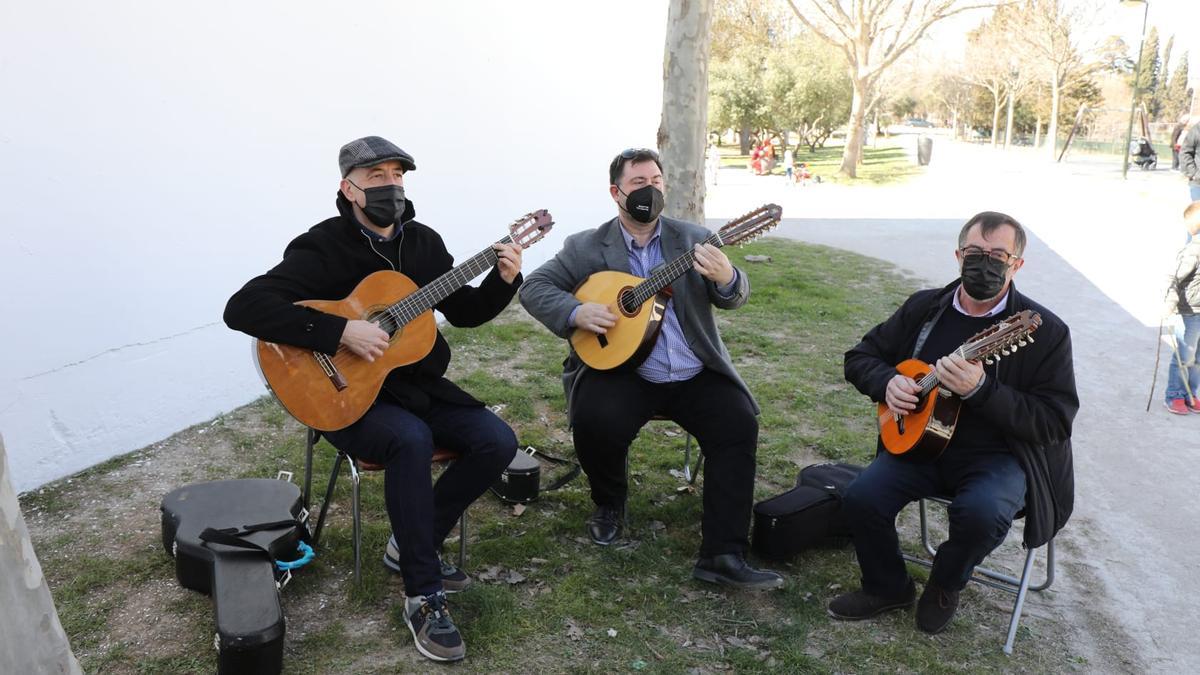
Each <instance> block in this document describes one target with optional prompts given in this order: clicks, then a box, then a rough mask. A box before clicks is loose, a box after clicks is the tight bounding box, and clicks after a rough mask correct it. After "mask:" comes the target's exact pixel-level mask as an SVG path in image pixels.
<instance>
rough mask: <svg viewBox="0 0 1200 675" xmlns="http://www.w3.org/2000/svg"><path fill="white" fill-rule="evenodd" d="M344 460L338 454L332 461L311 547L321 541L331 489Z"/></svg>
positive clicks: (331, 497)
mask: <svg viewBox="0 0 1200 675" xmlns="http://www.w3.org/2000/svg"><path fill="white" fill-rule="evenodd" d="M344 459H346V456H345V455H343V454H342V453H340V452H339V453H338V454H337V457H336V458H335V459H334V460H333V471H332V472H330V474H329V486H328V487H326V488H325V499H324V501H322V502H321V512H320V513H319V514H318V515H317V529H316V530H315V531H314V532H313V535H312V543H313V546H316V545H317V543H318V542H320V541H321V530H322V529H323V528H324V527H325V516H326V515H328V513H329V501H330V500H331V499H333V488H334V487H335V486H336V485H337V478H338V472H339V471H341V470H342V461H343V460H344Z"/></svg>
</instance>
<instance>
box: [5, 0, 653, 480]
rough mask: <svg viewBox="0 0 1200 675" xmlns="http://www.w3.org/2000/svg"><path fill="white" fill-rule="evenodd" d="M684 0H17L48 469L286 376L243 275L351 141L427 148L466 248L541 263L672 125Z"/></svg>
mask: <svg viewBox="0 0 1200 675" xmlns="http://www.w3.org/2000/svg"><path fill="white" fill-rule="evenodd" d="M666 13H667V12H666V2H665V0H654V1H651V2H647V1H646V0H617V1H611V2H605V3H575V2H569V3H567V2H557V1H554V0H535V1H525V2H519V3H492V2H484V1H482V0H480V1H463V2H453V3H418V2H384V1H378V2H365V1H347V2H341V3H315V2H300V3H297V2H279V1H272V2H254V3H245V2H227V1H220V2H207V3H187V4H184V3H155V2H149V1H148V0H147V1H143V2H132V1H129V0H125V1H115V2H105V3H90V2H84V1H83V0H79V1H76V2H56V1H53V0H51V1H49V2H37V3H34V2H6V3H2V5H0V91H2V92H4V104H3V105H0V316H2V317H3V320H4V330H3V333H2V334H3V337H2V338H0V356H2V358H0V431H2V432H3V433H4V436H5V438H6V439H7V440H8V448H9V453H10V457H11V460H12V467H13V480H14V483H15V485H16V489H17V490H19V491H21V490H28V489H30V488H33V487H36V486H38V485H40V484H43V483H45V482H47V481H50V480H53V479H55V478H58V477H61V476H65V475H68V474H70V473H73V472H75V471H78V470H80V469H82V468H85V467H87V466H90V465H92V464H95V463H97V462H100V461H103V460H104V459H107V458H109V457H112V456H115V455H118V454H121V453H124V452H128V451H130V450H134V449H137V448H139V447H142V446H144V445H147V444H149V443H152V442H154V441H156V440H159V439H161V438H164V437H166V436H168V435H170V434H171V433H172V432H174V431H176V430H178V429H180V428H183V427H185V426H187V425H190V424H193V423H196V422H199V421H202V420H205V419H208V418H210V417H212V416H214V415H216V414H218V413H221V412H224V411H228V410H230V409H232V408H234V407H236V406H239V405H241V404H244V403H246V402H248V401H251V400H253V399H254V398H256V397H258V396H260V395H262V394H263V393H264V389H263V387H262V385H261V384H260V382H259V379H258V376H257V373H256V372H255V371H254V369H253V366H252V364H251V361H250V341H249V338H247V337H246V336H244V335H241V334H237V333H234V332H232V331H230V330H228V329H227V328H226V327H225V326H224V324H222V323H221V318H220V316H221V311H222V308H223V307H224V303H225V301H226V299H227V298H228V297H229V295H230V294H231V293H232V292H233V291H234V290H236V289H237V288H238V287H239V286H240V285H241V284H242V283H243V282H244V281H245V280H246V279H248V278H249V277H250V276H252V275H254V274H257V273H259V272H261V271H262V270H265V269H266V268H267V267H269V266H270V265H272V264H274V263H275V261H277V260H278V258H279V256H280V254H281V252H282V250H283V246H284V245H285V244H286V243H287V241H289V240H290V239H291V238H292V237H293V236H295V235H296V234H298V233H299V232H301V231H302V230H304V229H307V228H308V227H309V226H310V225H311V224H313V223H315V222H317V221H319V220H321V219H324V218H325V217H328V216H329V215H332V214H334V213H335V212H334V209H333V200H334V196H335V191H336V188H337V181H338V179H339V174H338V171H337V161H336V158H337V149H338V147H339V146H340V145H341V144H342V143H344V142H346V141H347V140H350V139H352V138H356V137H359V136H363V135H368V134H378V135H382V136H386V137H388V138H390V139H392V140H394V141H395V142H397V143H398V144H399V145H400V146H401V147H403V148H405V149H406V150H408V151H409V152H411V153H412V154H413V155H414V156H415V157H416V160H417V164H418V167H419V170H418V171H417V172H415V173H413V174H411V175H410V177H409V180H406V187H407V191H408V194H409V196H410V197H411V198H412V199H413V201H414V203H415V204H416V207H417V209H418V214H419V217H420V219H421V220H422V221H424V222H426V223H428V224H430V225H432V226H434V227H435V228H437V229H439V230H440V231H441V232H442V233H443V235H444V236H445V237H446V240H447V244H448V246H449V248H450V250H451V252H452V253H454V254H455V255H456V257H459V258H463V257H466V256H469V255H472V254H474V253H475V252H477V251H478V250H480V249H482V248H483V247H484V246H485V245H486V244H487V243H488V242H490V241H493V240H495V239H497V238H499V237H500V236H502V235H503V234H504V225H505V224H506V223H508V222H510V221H511V220H512V219H513V218H515V217H516V216H518V215H520V214H522V213H524V212H526V211H528V210H531V209H533V208H538V207H546V208H549V209H550V210H551V211H552V212H553V213H554V215H555V216H556V220H557V221H558V227H557V228H556V229H555V231H554V232H553V233H552V234H551V237H550V238H549V239H547V240H546V241H544V242H543V243H542V244H539V246H538V247H536V248H534V249H531V250H530V251H529V252H528V254H527V257H526V265H527V267H528V268H530V269H532V267H533V266H535V265H536V264H538V263H540V262H541V261H543V260H544V259H545V258H546V257H548V256H549V255H551V254H553V253H554V252H555V251H556V250H557V248H558V247H559V246H560V245H561V242H562V239H563V238H564V237H565V235H566V234H568V233H570V232H572V231H577V230H579V229H582V228H585V227H591V226H594V225H596V224H598V223H599V222H600V221H601V220H603V219H606V218H608V217H611V215H612V213H613V210H612V207H611V202H610V201H609V200H608V197H607V191H606V169H607V163H608V161H609V160H610V159H611V157H612V156H613V155H614V154H615V153H616V152H618V151H619V150H621V149H622V148H625V147H629V146H632V145H653V143H654V135H655V131H656V130H657V125H658V121H659V106H660V102H661V88H662V54H663V35H664V29H665V22H666Z"/></svg>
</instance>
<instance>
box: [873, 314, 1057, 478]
mask: <svg viewBox="0 0 1200 675" xmlns="http://www.w3.org/2000/svg"><path fill="white" fill-rule="evenodd" d="M1040 325H1042V317H1041V315H1039V314H1038V313H1037V312H1033V311H1030V310H1028V309H1027V310H1025V311H1023V312H1021V313H1019V314H1014V315H1012V316H1010V317H1008V318H1007V319H1004V320H1003V321H1000V322H999V323H996V324H995V325H992V326H990V327H988V328H987V329H986V330H984V331H982V332H980V333H977V334H975V335H974V336H973V337H972V338H971V339H969V340H967V341H966V342H964V343H963V344H962V345H961V346H959V348H958V349H956V350H955V351H954V353H955V354H958V355H959V356H961V357H963V358H964V359H966V360H968V361H974V360H982V361H983V362H984V363H988V364H991V363H995V362H996V361H999V360H1000V358H1001V357H1002V356H1009V355H1011V354H1013V353H1015V352H1016V351H1017V348H1018V347H1024V346H1025V345H1027V344H1029V343H1031V342H1033V336H1031V335H1030V333H1032V332H1033V331H1035V330H1037V327H1038V326H1040ZM896 371H897V372H899V373H900V374H901V375H907V376H908V377H911V378H912V379H913V380H915V381H916V383H917V384H918V385H919V386H920V387H921V393H920V394H918V397H919V399H920V400H918V402H917V408H916V410H913V411H912V412H910V413H909V414H907V415H897V414H895V413H893V412H892V411H891V410H890V409H889V408H888V406H887V404H886V403H880V404H879V407H878V410H877V413H878V418H879V437H880V439H881V440H882V441H883V447H884V448H885V449H886V450H887V451H888V452H890V453H891V454H893V455H904V456H906V457H912V458H914V459H927V460H928V459H935V458H936V457H937V456H938V455H940V454H942V451H943V450H945V449H946V445H947V444H949V443H950V438H951V436H953V435H954V427H955V425H956V424H957V423H958V413H959V409H960V407H961V405H962V399H961V398H959V397H958V396H956V395H955V394H954V393H953V392H951V391H950V390H949V389H946V388H944V387H941V386H939V383H938V377H937V373H936V372H935V371H934V369H933V366H930V365H929V364H927V363H925V362H923V361H921V360H919V359H908V360H906V361H901V362H900V364H899V365H897V366H896Z"/></svg>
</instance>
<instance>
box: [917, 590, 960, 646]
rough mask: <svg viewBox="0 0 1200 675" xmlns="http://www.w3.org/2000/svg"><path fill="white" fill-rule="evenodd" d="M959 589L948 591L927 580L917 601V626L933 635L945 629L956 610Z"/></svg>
mask: <svg viewBox="0 0 1200 675" xmlns="http://www.w3.org/2000/svg"><path fill="white" fill-rule="evenodd" d="M958 594H959V591H948V590H946V589H944V588H942V587H941V586H938V585H937V584H935V583H933V581H932V580H931V581H928V582H926V584H925V592H924V593H921V599H920V600H918V601H917V628H920V629H921V630H923V631H925V632H926V633H929V634H930V635H934V634H937V633H940V632H942V631H944V630H946V626H949V625H950V620H951V619H953V618H954V613H955V612H956V611H958Z"/></svg>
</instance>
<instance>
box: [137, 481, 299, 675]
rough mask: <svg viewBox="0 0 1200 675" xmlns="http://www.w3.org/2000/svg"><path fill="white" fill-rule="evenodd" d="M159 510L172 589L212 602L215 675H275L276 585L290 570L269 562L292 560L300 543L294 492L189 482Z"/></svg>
mask: <svg viewBox="0 0 1200 675" xmlns="http://www.w3.org/2000/svg"><path fill="white" fill-rule="evenodd" d="M161 509H162V540H163V547H164V548H165V549H166V551H167V553H168V554H170V555H172V556H174V558H175V576H176V577H177V578H178V579H179V583H180V585H182V586H183V587H184V588H190V589H192V590H195V591H199V592H201V593H204V594H205V595H209V596H212V599H213V611H214V613H215V618H216V629H217V633H216V638H215V646H216V648H217V652H218V663H217V672H218V673H220V674H221V675H236V674H240V673H279V672H281V671H282V669H283V637H284V632H285V629H286V626H285V622H284V617H283V610H282V608H281V607H280V604H279V589H280V587H281V584H280V583H279V582H280V579H281V578H284V577H290V573H289V572H290V571H289V572H283V571H282V570H280V569H279V568H278V567H277V565H276V562H275V561H276V560H288V561H290V560H293V559H294V558H296V557H297V550H298V549H299V548H300V544H301V542H302V541H304V540H306V539H307V538H308V530H307V527H306V526H305V525H304V524H303V522H302V521H303V520H305V519H306V518H307V513H306V512H305V510H304V507H303V505H302V503H301V497H300V489H299V487H297V486H296V485H293V484H292V483H291V482H289V481H286V480H275V479H263V478H249V479H240V480H221V481H211V482H205V483H194V484H191V485H185V486H183V487H181V488H178V489H176V490H173V491H171V492H170V493H168V494H167V495H166V496H165V497H163V500H162V505H161ZM305 546H307V545H305ZM309 551H310V552H311V549H309ZM284 583H286V579H284Z"/></svg>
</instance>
